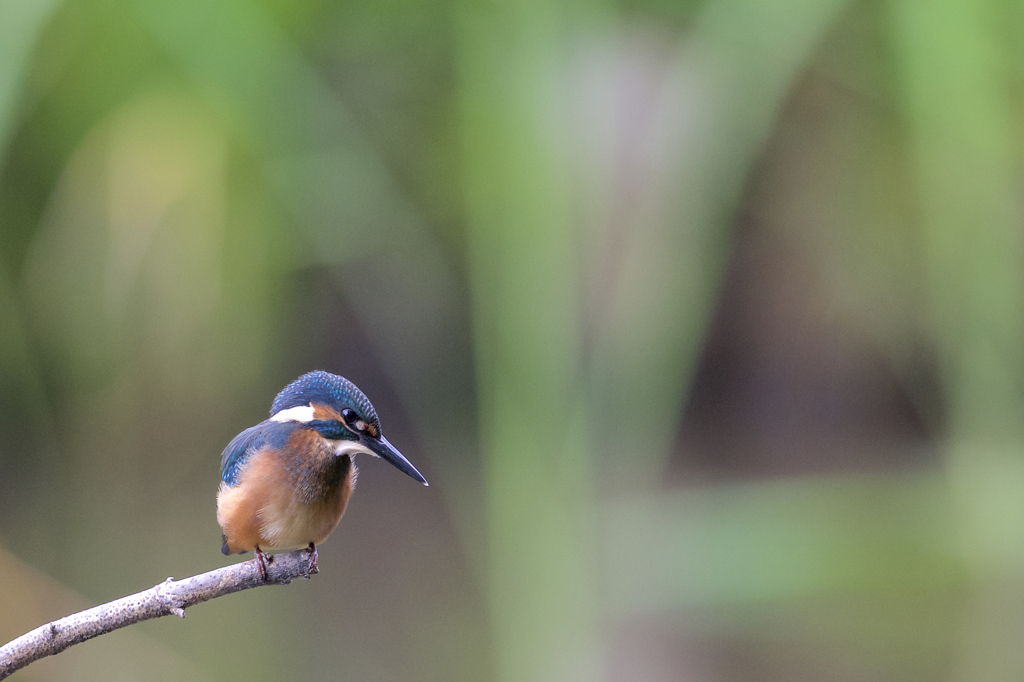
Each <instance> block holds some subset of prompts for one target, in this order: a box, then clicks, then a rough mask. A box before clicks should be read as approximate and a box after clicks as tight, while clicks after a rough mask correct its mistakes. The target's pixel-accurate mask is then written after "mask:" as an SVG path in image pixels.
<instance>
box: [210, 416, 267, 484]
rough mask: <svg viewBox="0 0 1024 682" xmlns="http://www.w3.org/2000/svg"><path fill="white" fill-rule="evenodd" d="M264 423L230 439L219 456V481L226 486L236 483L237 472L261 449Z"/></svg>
mask: <svg viewBox="0 0 1024 682" xmlns="http://www.w3.org/2000/svg"><path fill="white" fill-rule="evenodd" d="M265 426H266V422H264V423H262V424H257V425H256V426H253V427H251V428H248V429H246V430H245V431H242V432H241V433H240V434H238V435H237V436H235V437H234V438H232V439H231V442H230V443H228V446H227V447H226V448H224V453H223V454H222V455H221V456H220V480H222V481H224V482H225V483H227V484H228V485H234V484H235V483H237V482H238V472H239V471H241V469H242V466H243V465H244V464H245V460H247V459H248V458H249V455H251V454H252V453H253V452H255V451H257V450H259V449H260V448H261V447H263V443H264V427H265Z"/></svg>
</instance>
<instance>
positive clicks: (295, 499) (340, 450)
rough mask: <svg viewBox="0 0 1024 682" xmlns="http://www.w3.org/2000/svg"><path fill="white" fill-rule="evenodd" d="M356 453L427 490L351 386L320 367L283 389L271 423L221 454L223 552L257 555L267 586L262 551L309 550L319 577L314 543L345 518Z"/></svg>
mask: <svg viewBox="0 0 1024 682" xmlns="http://www.w3.org/2000/svg"><path fill="white" fill-rule="evenodd" d="M359 454H365V455H370V456H371V457H379V458H381V459H384V460H386V461H387V462H390V463H391V464H392V465H394V466H395V467H396V468H397V469H398V470H399V471H401V472H403V473H405V474H408V475H409V476H411V477H412V478H414V479H416V480H417V481H419V482H420V483H422V484H423V485H429V484H428V483H427V479H425V478H424V477H423V474H421V473H420V472H419V471H417V469H416V467H414V466H413V465H412V463H410V462H409V460H407V459H406V458H405V457H404V456H403V455H402V453H400V452H399V451H398V450H397V449H396V448H395V446H393V445H392V444H391V443H389V442H388V440H387V439H386V438H384V434H383V433H381V428H380V419H379V418H378V417H377V412H376V410H374V409H373V405H372V404H371V403H370V401H369V399H368V398H367V397H366V396H365V395H364V394H363V392H362V391H360V390H359V389H358V388H357V387H356V385H355V384H353V383H352V382H351V381H349V380H348V379H346V378H344V377H341V376H338V375H337V374H331V373H330V372H325V371H323V370H315V371H313V372H309V373H307V374H303V375H302V376H300V377H299V378H298V379H296V380H295V381H293V382H292V383H290V384H288V385H287V386H285V388H284V389H283V390H282V391H281V392H280V393H278V395H277V397H276V398H274V402H273V404H272V405H271V408H270V418H269V419H267V420H266V421H263V422H260V423H259V424H257V425H256V426H253V427H250V428H248V429H245V430H244V431H242V432H241V433H239V434H238V435H237V436H235V437H234V438H233V439H232V440H231V442H230V443H228V446H227V447H226V448H225V449H224V452H223V453H222V454H221V460H220V467H221V482H220V488H219V489H218V491H217V522H218V523H219V524H220V527H221V530H222V531H223V533H222V536H221V540H222V545H221V552H223V553H224V554H225V555H230V554H235V553H237V554H244V553H245V552H247V551H248V550H253V552H254V553H255V554H256V560H257V562H256V564H257V568H258V571H259V575H260V578H261V579H262V580H263V581H264V582H266V580H267V563H268V559H267V558H266V554H265V552H264V550H270V549H275V550H277V549H308V551H309V565H310V572H315V571H316V566H317V549H316V546H317V545H319V544H321V543H322V542H323V541H324V540H326V539H327V536H328V535H330V533H331V531H332V530H334V528H335V527H336V526H337V525H338V522H339V521H340V520H341V516H342V514H344V513H345V507H347V506H348V501H349V498H350V497H351V495H352V490H353V489H354V488H355V484H356V474H357V470H356V465H355V462H354V461H353V460H354V459H355V456H356V455H359ZM271 559H272V557H271Z"/></svg>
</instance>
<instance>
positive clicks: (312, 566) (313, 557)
mask: <svg viewBox="0 0 1024 682" xmlns="http://www.w3.org/2000/svg"><path fill="white" fill-rule="evenodd" d="M307 551H308V552H309V570H308V573H310V574H313V573H319V572H320V568H319V567H318V566H317V564H316V561H317V558H318V557H319V555H318V553H317V551H316V544H315V543H312V542H311V543H309V548H308V549H307Z"/></svg>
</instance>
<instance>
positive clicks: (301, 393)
mask: <svg viewBox="0 0 1024 682" xmlns="http://www.w3.org/2000/svg"><path fill="white" fill-rule="evenodd" d="M310 403H320V404H322V405H329V406H331V407H333V408H334V409H335V410H337V411H338V412H341V411H342V410H343V409H345V408H350V409H353V410H355V411H356V413H357V414H358V415H359V417H360V418H361V419H362V420H363V421H365V422H367V423H369V424H373V426H374V427H375V428H376V429H377V430H378V431H379V430H380V420H379V419H378V418H377V411H376V410H374V409H373V405H371V404H370V400H369V398H367V397H366V396H365V395H364V394H363V392H362V391H360V390H359V389H358V388H357V387H356V385H355V384H353V383H352V382H351V381H349V380H348V379H346V378H345V377H340V376H338V375H337V374H331V373H330V372H325V371H323V370H319V369H318V370H315V371H312V372H309V373H308V374H303V375H302V376H301V377H299V378H298V379H296V380H295V381H293V382H292V383H290V384H288V385H287V386H285V387H284V390H282V391H281V392H280V393H278V394H277V397H276V398H274V404H273V405H272V406H271V408H270V416H274V415H275V414H277V413H278V412H280V411H281V410H287V409H289V408H292V407H301V406H305V405H309V404H310Z"/></svg>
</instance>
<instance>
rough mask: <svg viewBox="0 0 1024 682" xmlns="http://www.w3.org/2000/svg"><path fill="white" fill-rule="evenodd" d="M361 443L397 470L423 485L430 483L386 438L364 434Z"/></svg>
mask: <svg viewBox="0 0 1024 682" xmlns="http://www.w3.org/2000/svg"><path fill="white" fill-rule="evenodd" d="M361 440H362V442H363V445H365V446H366V447H368V448H370V450H372V451H373V452H374V454H376V455H377V456H378V457H382V458H384V459H386V460H387V461H389V462H391V464H393V465H394V466H395V468H396V469H398V470H399V471H401V472H403V473H406V474H408V475H410V476H412V477H413V478H415V479H416V480H417V481H419V482H420V483H422V484H423V485H430V484H429V483H427V479H425V478H423V474H421V473H420V472H419V471H417V470H416V467H414V466H413V465H412V463H411V462H410V461H409V460H407V459H406V458H405V457H403V456H402V453H401V452H399V451H398V450H396V449H395V446H394V445H392V444H391V443H389V442H388V439H387V438H385V437H384V436H381V437H380V438H374V437H372V436H364V437H363V438H362V439H361Z"/></svg>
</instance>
